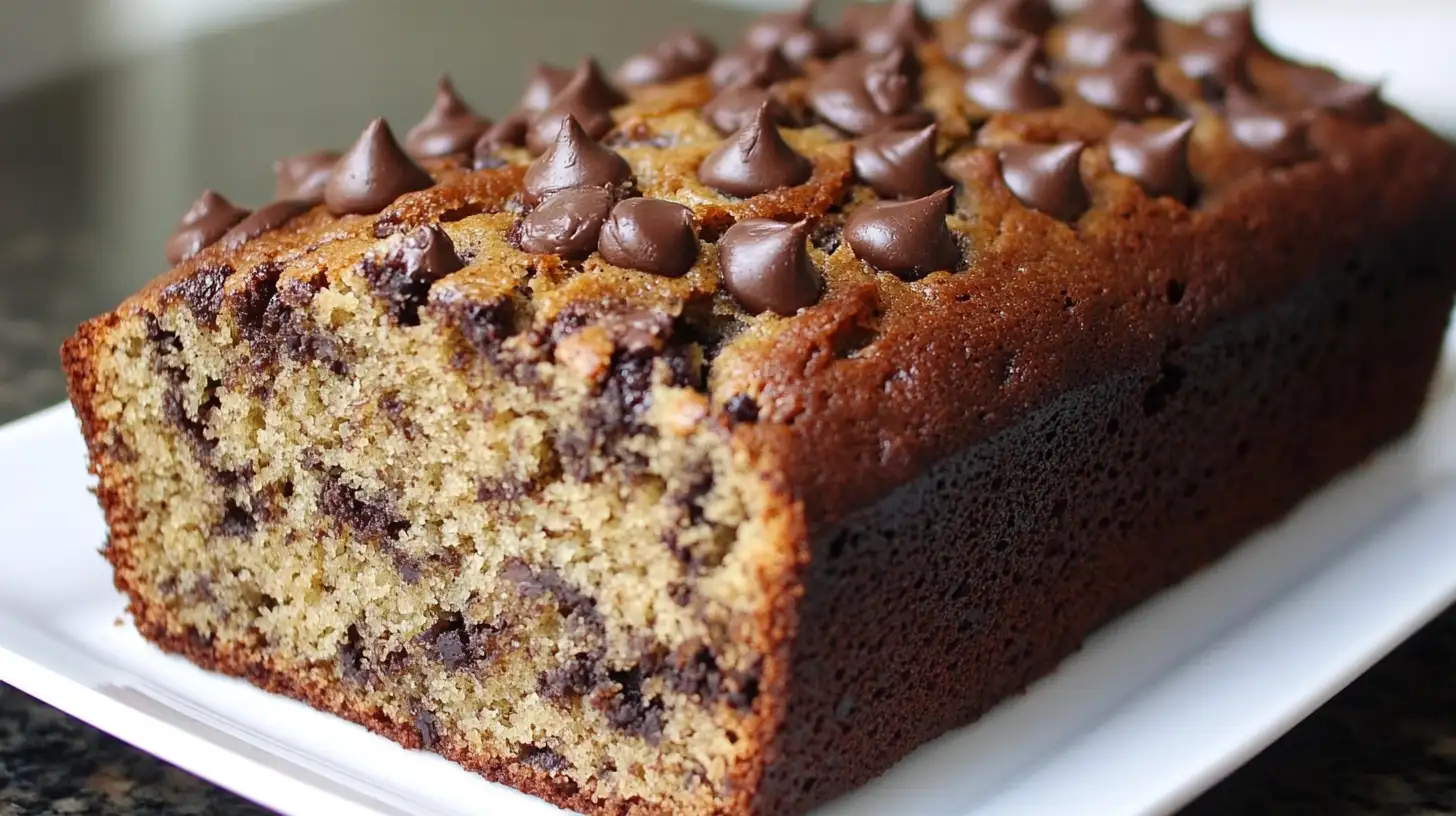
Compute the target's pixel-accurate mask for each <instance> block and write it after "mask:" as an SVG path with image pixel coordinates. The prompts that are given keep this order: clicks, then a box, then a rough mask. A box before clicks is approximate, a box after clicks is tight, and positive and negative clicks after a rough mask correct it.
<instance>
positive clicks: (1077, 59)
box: [1062, 0, 1158, 66]
mask: <svg viewBox="0 0 1456 816" xmlns="http://www.w3.org/2000/svg"><path fill="white" fill-rule="evenodd" d="M1157 50H1158V30H1157V18H1156V17H1155V16H1154V15H1153V13H1152V11H1151V10H1149V9H1148V7H1147V5H1146V4H1145V3H1144V2H1143V0H1097V1H1096V2H1094V3H1092V4H1090V5H1089V6H1087V7H1086V8H1085V9H1083V10H1082V12H1081V13H1080V14H1078V15H1077V17H1076V18H1075V19H1073V21H1072V22H1070V23H1069V24H1067V26H1066V28H1065V33H1064V35H1063V39H1062V55H1063V56H1064V57H1065V58H1066V60H1067V61H1068V62H1070V63H1073V64H1075V65H1085V66H1097V65H1105V64H1107V62H1108V61H1109V60H1111V59H1112V58H1114V57H1116V56H1118V55H1119V54H1124V53H1127V52H1131V51H1146V52H1149V53H1155V52H1156V51H1157Z"/></svg>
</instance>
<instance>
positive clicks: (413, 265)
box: [361, 224, 465, 326]
mask: <svg viewBox="0 0 1456 816" xmlns="http://www.w3.org/2000/svg"><path fill="white" fill-rule="evenodd" d="M464 266H465V264H464V263H463V262H462V261H461V260H460V256H459V255H458V254H456V252H455V243H454V242H453V241H451V240H450V236H449V235H447V234H446V233H445V231H444V230H443V229H441V228H440V226H439V225H438V224H430V225H428V226H424V227H420V228H419V229H417V230H415V231H414V232H411V233H410V234H408V235H406V236H405V237H404V239H403V240H402V241H400V243H399V245H398V246H396V247H395V248H393V249H391V250H390V251H388V252H387V253H385V255H384V256H383V257H382V258H381V257H378V256H377V255H375V254H373V253H371V254H369V255H366V256H364V261H363V263H362V264H361V270H362V272H363V275H364V279H365V280H366V281H368V283H369V287H370V289H372V290H373V292H374V294H375V296H376V297H378V298H379V299H380V300H383V301H384V302H385V304H386V305H387V308H388V310H389V313H390V315H391V316H393V317H394V319H395V322H396V323H398V324H399V325H401V326H416V325H419V322H420V306H422V305H424V302H425V299H426V298H427V297H429V293H430V286H431V284H433V283H434V282H435V281H437V280H439V279H441V278H443V277H445V276H446V275H449V274H450V273H451V272H455V271H456V270H459V269H461V268H463V267H464Z"/></svg>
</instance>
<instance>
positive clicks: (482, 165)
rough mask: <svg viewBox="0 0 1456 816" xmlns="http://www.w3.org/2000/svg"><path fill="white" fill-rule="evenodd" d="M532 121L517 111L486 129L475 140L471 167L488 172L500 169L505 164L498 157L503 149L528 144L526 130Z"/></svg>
mask: <svg viewBox="0 0 1456 816" xmlns="http://www.w3.org/2000/svg"><path fill="white" fill-rule="evenodd" d="M530 124H531V120H530V117H529V116H528V115H527V114H526V112H525V111H521V110H516V111H512V112H511V113H509V114H507V115H506V117H505V118H504V119H502V120H500V121H499V122H496V123H495V124H493V125H491V126H490V127H488V128H486V130H485V132H484V133H482V134H480V138H479V139H476V140H475V146H474V147H473V148H471V151H470V152H471V155H472V156H473V159H474V160H473V161H472V162H471V165H470V166H471V167H472V168H473V169H476V170H486V169H490V168H494V167H500V166H502V165H504V164H505V162H504V161H502V160H501V158H500V156H499V155H498V151H499V150H500V149H501V148H503V147H522V146H524V145H525V144H526V129H527V128H529V127H530Z"/></svg>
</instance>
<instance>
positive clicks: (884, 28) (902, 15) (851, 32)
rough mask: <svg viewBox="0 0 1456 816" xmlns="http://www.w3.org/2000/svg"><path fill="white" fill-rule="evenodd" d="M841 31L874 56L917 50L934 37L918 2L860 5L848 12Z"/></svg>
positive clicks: (847, 10) (850, 8)
mask: <svg viewBox="0 0 1456 816" xmlns="http://www.w3.org/2000/svg"><path fill="white" fill-rule="evenodd" d="M841 29H842V30H843V32H844V34H845V35H847V37H848V38H849V39H852V40H854V41H856V42H857V43H858V44H859V47H860V49H861V50H862V51H866V52H868V53H870V54H885V53H888V52H890V51H893V50H895V49H896V48H907V49H913V48H914V47H915V46H916V45H918V44H920V43H922V42H925V41H926V40H928V39H930V37H931V35H932V34H933V33H934V32H933V30H932V28H931V26H930V21H929V20H927V19H925V15H924V14H921V13H920V7H919V5H918V4H917V3H916V2H915V0H895V2H893V3H890V4H888V5H886V4H883V3H856V4H854V5H852V6H850V7H849V8H847V9H845V10H844V17H843V22H842V24H841Z"/></svg>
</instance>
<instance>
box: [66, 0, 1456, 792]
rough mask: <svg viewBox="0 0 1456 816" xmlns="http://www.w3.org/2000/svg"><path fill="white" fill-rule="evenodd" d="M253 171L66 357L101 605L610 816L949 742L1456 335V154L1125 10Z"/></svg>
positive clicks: (855, 37)
mask: <svg viewBox="0 0 1456 816" xmlns="http://www.w3.org/2000/svg"><path fill="white" fill-rule="evenodd" d="M422 107H423V105H422ZM275 172H276V174H277V177H278V191H277V199H276V201H274V202H273V203H271V204H267V205H266V206H263V207H261V208H259V209H256V210H252V211H249V210H247V209H245V208H242V207H239V206H237V205H235V204H232V203H230V202H229V201H228V200H226V199H225V198H224V197H223V196H221V195H218V194H217V193H213V192H208V193H204V194H203V195H202V196H201V197H200V198H199V199H198V200H197V201H196V202H195V203H194V204H193V205H192V206H191V208H190V209H188V210H187V213H186V215H184V216H183V218H182V220H181V222H180V223H179V225H178V227H177V230H176V233H175V234H174V235H173V236H172V237H171V239H170V240H169V241H168V242H167V257H168V260H169V261H170V262H172V263H173V264H175V265H176V266H175V268H174V269H173V270H172V271H171V272H169V273H167V274H165V275H163V276H162V277H161V278H159V279H158V280H157V281H155V282H154V283H153V284H152V285H150V286H149V287H147V288H146V289H145V290H143V291H142V292H140V293H138V294H136V295H135V296H133V297H132V298H130V299H128V300H127V301H126V302H125V303H123V304H122V305H121V306H120V307H119V308H118V309H117V310H116V311H114V312H111V313H110V314H106V315H103V316H101V317H98V318H96V319H94V320H92V321H90V322H88V323H86V324H84V325H83V326H81V328H80V329H79V331H78V332H77V334H76V335H75V336H74V337H73V338H72V339H71V340H69V341H68V342H67V343H66V345H65V347H64V349H63V356H64V362H65V367H66V371H67V373H68V375H69V378H70V391H71V397H72V401H73V402H74V404H75V408H76V412H77V415H78V416H79V417H80V420H81V423H82V427H83V430H84V433H85V437H86V441H87V443H88V445H89V450H90V457H91V468H92V470H93V472H94V473H95V474H96V477H97V495H98V497H99V499H100V502H101V505H102V507H103V508H104V509H105V512H106V518H107V521H108V523H109V525H110V540H109V543H108V544H107V546H106V548H105V555H106V557H107V558H108V559H109V560H110V561H111V563H112V564H113V565H114V567H115V576H116V585H117V587H118V588H119V589H120V590H121V591H122V592H124V593H125V594H126V595H127V596H128V598H129V600H130V610H131V614H132V617H133V618H134V619H135V622H136V625H137V627H138V628H139V629H140V631H141V632H142V634H143V635H144V636H146V637H147V638H148V639H150V640H151V641H153V642H155V643H156V644H157V645H159V646H160V647H161V648H163V649H167V650H169V651H174V652H178V653H181V654H183V655H185V656H186V657H187V658H188V659H190V660H192V661H194V662H196V663H197V664H199V665H202V666H205V667H207V668H210V669H215V670H218V671H222V672H227V673H229V674H234V675H237V676H240V677H244V678H246V679H248V680H249V681H250V682H253V683H255V684H257V685H259V686H261V687H263V688H266V689H269V690H272V691H275V692H278V693H282V694H286V695H289V696H292V697H296V698H298V699H301V700H304V701H306V702H308V703H309V704H311V705H313V706H315V707H317V708H320V709H323V710H325V711H330V712H334V713H336V714H339V715H341V716H344V717H347V718H350V719H352V720H354V721H356V722H358V723H361V724H363V725H364V726H366V727H367V728H369V729H371V730H373V731H376V732H378V733H380V734H383V735H385V736H387V737H389V738H391V739H394V740H396V741H398V742H400V743H402V744H404V745H406V746H409V747H412V748H422V749H425V750H429V751H435V752H438V753H440V754H443V755H444V756H446V757H448V758H450V759H452V760H454V761H456V762H458V763H460V764H461V765H463V766H465V767H467V768H469V769H471V770H474V771H477V772H479V773H481V774H483V775H485V776H486V777H488V778H490V779H494V780H497V781H501V782H504V783H506V784H509V785H513V786H515V787H518V788H520V789H522V790H525V791H529V792H532V793H535V794H537V795H539V796H542V797H544V798H546V799H548V800H550V801H552V802H555V803H557V804H559V805H562V806H564V807H569V808H575V809H577V810H580V811H584V812H587V813H593V814H607V813H612V814H627V813H631V814H731V815H733V816H739V815H742V814H751V813H752V814H793V813H800V812H803V811H804V810H806V809H808V808H810V807H811V806H813V805H815V804H816V803H819V802H822V801H824V800H826V799H828V798H830V797H832V796H835V795H836V794H839V793H841V792H843V791H846V790H848V789H850V788H853V787H854V786H856V785H859V784H862V783H864V782H865V781H867V780H869V779H871V778H872V777H874V776H875V775H876V774H879V773H881V772H882V771H884V770H885V769H886V768H888V767H889V766H890V765H892V764H893V763H894V762H896V761H897V760H898V759H899V758H901V757H902V756H904V755H905V754H906V753H908V752H909V751H910V750H912V749H913V748H915V747H916V746H917V745H919V744H921V743H923V742H925V741H926V740H928V739H930V738H932V737H934V736H936V735H938V734H941V733H943V732H944V731H946V730H948V729H951V728H954V727H956V726H959V725H963V724H965V723H969V722H971V721H972V720H974V719H976V717H978V716H979V715H980V714H982V713H983V712H984V711H986V710H987V709H988V708H990V707H991V706H993V705H995V704H996V703H997V702H998V701H1000V700H1002V699H1004V698H1005V697H1007V696H1008V695H1012V694H1015V693H1017V692H1019V691H1020V690H1022V689H1023V688H1025V687H1026V686H1027V684H1028V683H1030V682H1031V681H1033V680H1035V679H1036V678H1037V677H1039V676H1041V675H1044V674H1045V673H1047V672H1048V671H1050V670H1051V669H1052V668H1053V667H1055V666H1056V664H1057V662H1058V661H1060V660H1061V659H1062V658H1064V657H1065V656H1066V655H1067V654H1069V653H1070V652H1072V651H1073V650H1075V649H1076V648H1077V647H1078V645H1079V644H1080V643H1081V642H1082V640H1083V639H1084V638H1086V637H1087V635H1088V634H1089V633H1091V632H1092V631H1093V630H1094V629H1096V628H1097V627H1098V626H1099V625H1101V624H1102V623H1104V622H1106V621H1108V620H1109V619H1111V618H1112V617H1113V616H1115V615H1117V614H1118V613H1119V612H1121V611H1122V610H1125V609H1127V608H1128V607H1130V606H1132V605H1134V604H1136V603H1138V602H1140V601H1141V600H1143V599H1145V598H1147V597H1148V596H1149V595H1151V594H1153V593H1155V592H1157V591H1158V590H1160V589H1162V588H1164V587H1166V586H1168V585H1169V584H1171V583H1173V582H1175V581H1177V580H1178V579H1180V578H1182V577H1184V576H1186V575H1188V574H1189V573H1190V572H1192V571H1194V570H1195V569H1197V568H1198V567H1199V566H1200V565H1203V564H1205V563H1207V562H1209V561H1211V560H1213V559H1215V558H1217V557H1219V556H1220V555H1221V554H1222V553H1224V552H1225V551H1227V550H1228V549H1230V548H1231V547H1233V546H1234V545H1235V544H1236V543H1237V542H1238V541H1239V540H1240V539H1241V538H1242V537H1244V536H1246V535H1248V534H1249V533H1251V532H1253V531H1254V530H1256V529H1258V528H1260V527H1261V526H1263V525H1266V524H1268V523H1270V522H1272V521H1274V520H1276V519H1278V518H1279V517H1280V516H1281V515H1282V514H1284V513H1285V512H1287V511H1288V510H1289V509H1290V508H1291V507H1292V506H1293V505H1294V504H1295V503H1296V502H1298V501H1299V500H1300V499H1301V498H1303V497H1304V496H1306V495H1308V494H1309V493H1310V492H1311V491H1313V490H1315V489H1316V488H1318V487H1319V486H1320V485H1322V484H1323V483H1325V482H1326V481H1327V480H1329V479H1330V478H1332V477H1334V476H1335V475H1337V474H1338V473H1340V472H1341V471H1343V470H1345V469H1347V468H1349V467H1351V466H1353V465H1355V464H1357V463H1358V462H1360V461H1361V460H1362V459H1364V458H1365V457H1366V456H1368V455H1369V454H1370V453H1371V452H1372V451H1374V450H1376V449H1377V448H1378V447H1379V446H1380V445H1382V444H1383V443H1385V442H1387V441H1388V440H1391V439H1392V438H1394V437H1396V436H1398V435H1400V434H1401V433H1402V432H1404V431H1405V430H1406V429H1407V428H1409V427H1410V425H1411V424H1412V422H1413V421H1414V419H1415V418H1416V416H1417V414H1418V412H1419V410H1420V407H1421V403H1422V399H1423V396H1424V394H1425V392H1426V388H1427V383H1428V380H1429V378H1430V376H1431V373H1432V369H1433V366H1434V364H1435V361H1436V357H1437V353H1438V349H1439V347H1440V340H1441V337H1442V334H1443V331H1444V329H1445V326H1446V320H1447V315H1448V313H1449V311H1450V308H1451V301H1452V291H1453V287H1456V238H1453V236H1452V233H1451V232H1450V230H1449V226H1450V224H1451V223H1452V222H1453V218H1456V155H1453V152H1452V149H1451V148H1450V147H1449V146H1447V145H1446V144H1445V143H1443V142H1442V141H1441V140H1440V139H1438V138H1437V137H1435V136H1433V135H1432V134H1431V133H1429V132H1428V131H1427V130H1425V129H1423V128H1422V127H1421V126H1420V125H1418V124H1417V123H1416V122H1414V121H1412V120H1411V119H1410V118H1408V117H1407V116H1405V115H1403V114H1402V113H1400V112H1399V111H1397V110H1393V109H1391V108H1389V107H1387V106H1386V105H1385V104H1384V103H1383V102H1382V101H1381V99H1380V95H1379V93H1378V89H1377V88H1375V87H1372V86H1366V85H1361V84H1357V83H1351V82H1346V81H1343V80H1341V79H1339V78H1338V77H1336V76H1335V75H1334V74H1332V73H1330V72H1329V71H1326V70H1323V69H1320V68H1316V67H1312V66H1306V65H1297V64H1294V63H1291V62H1288V61H1286V60H1283V59H1281V58H1279V57H1277V56H1275V55H1273V54H1272V53H1270V51H1269V50H1268V49H1267V48H1266V47H1265V46H1264V45H1263V44H1262V43H1261V42H1260V40H1259V39H1258V38H1257V37H1256V35H1255V32H1254V30H1253V27H1252V26H1251V23H1250V17H1249V14H1248V13H1247V12H1246V11H1232V12H1225V13H1219V14H1215V15H1213V16H1210V17H1207V18H1205V19H1203V20H1200V21H1196V22H1188V23H1180V22H1174V21H1170V20H1165V19H1160V18H1158V17H1156V16H1155V15H1154V14H1152V13H1151V12H1150V11H1149V10H1148V9H1147V8H1146V7H1145V6H1143V5H1142V3H1141V2H1138V0H1098V1H1097V2H1094V3H1091V4H1090V5H1088V6H1087V7H1085V8H1084V9H1082V10H1081V11H1078V12H1075V13H1072V14H1069V15H1066V16H1058V15H1057V14H1056V13H1054V12H1053V10H1052V8H1051V7H1050V6H1049V5H1048V4H1047V3H1046V2H1043V0H974V1H973V2H969V3H966V4H963V5H962V7H961V8H960V9H959V10H958V11H956V13H955V14H954V15H952V16H951V17H949V18H947V19H944V20H937V21H928V20H927V19H925V18H924V17H923V16H922V15H921V14H920V13H919V11H918V10H917V8H916V7H915V6H914V5H913V4H912V3H909V2H899V3H894V4H890V5H869V4H866V5H858V6H854V7H852V8H851V10H850V11H849V12H848V13H847V14H846V15H845V16H844V17H843V18H842V20H841V21H839V22H838V23H836V24H834V25H828V24H824V23H821V22H820V21H817V20H816V19H815V17H814V14H813V11H812V9H808V8H803V9H801V10H799V11H793V12H787V13H775V14H770V15H767V16H765V17H762V18H760V19H759V20H757V21H755V22H754V23H753V24H752V25H751V26H750V27H749V29H748V31H747V32H746V34H745V35H744V37H743V39H742V41H741V42H740V43H739V44H738V45H736V46H734V47H733V48H732V49H730V50H726V51H723V52H721V53H719V52H718V51H717V49H716V48H715V46H714V45H713V44H712V43H711V42H709V41H708V40H706V39H705V38H703V37H701V36H699V35H697V34H694V33H692V32H678V33H674V34H671V35H669V36H667V37H666V38H664V39H663V40H662V41H661V42H659V43H658V44H656V45H654V46H652V47H650V48H648V49H646V50H644V51H642V52H641V53H639V54H637V55H636V56H634V57H632V58H630V59H628V60H627V61H626V62H624V63H623V64H622V65H621V67H620V69H619V70H618V71H617V72H616V73H615V74H614V76H613V77H612V78H608V77H607V76H606V75H604V74H603V72H602V71H601V69H600V68H599V67H598V65H597V64H596V63H595V62H593V61H592V60H590V59H586V60H583V61H582V62H581V63H580V64H578V65H577V66H576V67H575V68H574V69H567V68H560V67H556V66H546V65H541V66H537V68H536V69H535V70H534V71H533V72H532V74H531V76H530V78H529V81H528V84H527V87H526V90H525V92H524V94H523V96H522V98H521V101H520V104H519V106H518V107H517V108H516V109H515V110H514V111H511V112H509V113H507V114H506V115H505V116H503V117H500V118H486V117H484V116H482V115H480V114H478V113H477V112H475V111H474V110H472V109H471V108H470V107H469V106H468V105H467V104H466V103H465V102H464V101H462V99H461V98H460V96H459V94H457V92H456V91H455V89H454V88H453V87H452V86H451V84H450V82H449V81H448V80H441V82H440V85H439V88H438V89H437V91H436V96H435V100H434V104H433V107H431V108H430V110H429V112H428V114H427V115H426V116H425V117H424V119H423V121H421V122H420V123H419V124H418V125H416V126H415V127H413V128H412V129H410V130H409V131H408V132H407V133H405V134H403V138H401V139H397V138H396V136H395V135H394V133H393V132H392V131H391V129H390V127H389V125H387V124H386V123H385V122H384V121H383V120H376V121H374V122H372V123H370V124H369V125H368V127H367V128H365V129H364V131H363V133H362V135H360V136H359V137H358V139H357V141H355V142H354V143H353V145H352V146H350V147H348V148H347V149H345V150H343V151H340V152H334V151H319V152H314V153H308V154H303V155H299V156H295V157H292V158H289V159H285V160H283V161H280V162H279V163H278V164H277V165H276V166H275Z"/></svg>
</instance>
